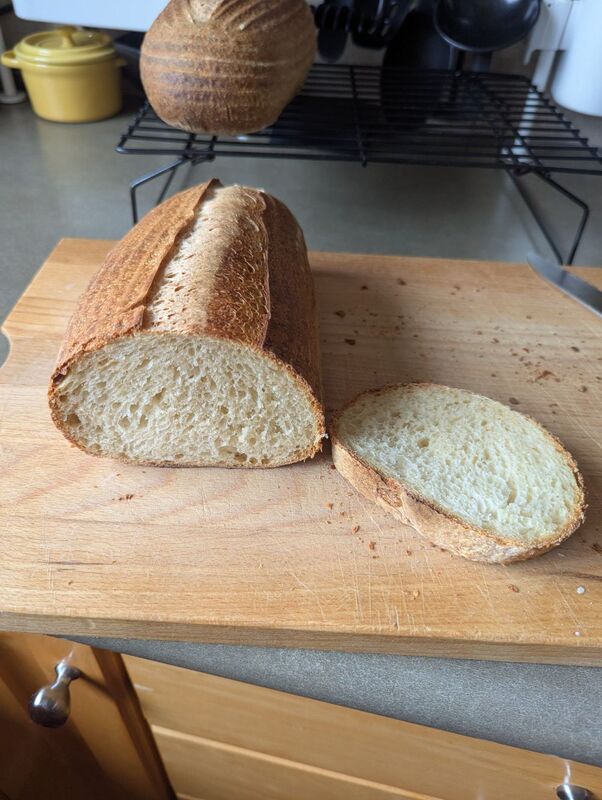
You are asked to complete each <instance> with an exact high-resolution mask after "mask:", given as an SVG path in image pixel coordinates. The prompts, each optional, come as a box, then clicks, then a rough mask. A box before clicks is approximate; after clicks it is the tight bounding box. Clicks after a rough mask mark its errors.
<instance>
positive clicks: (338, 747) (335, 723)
mask: <svg viewBox="0 0 602 800" xmlns="http://www.w3.org/2000/svg"><path fill="white" fill-rule="evenodd" d="M125 661H126V665H127V668H128V671H129V673H130V676H131V678H132V681H133V683H134V687H135V688H136V690H137V691H138V696H139V697H140V702H141V704H142V708H143V710H144V713H145V715H146V717H147V719H148V720H149V721H150V722H151V724H152V726H153V731H154V733H155V736H156V737H157V741H158V744H159V749H160V750H161V751H162V755H163V759H164V761H165V764H166V767H167V770H168V772H169V774H170V777H171V779H172V782H174V786H175V789H176V791H180V792H182V793H184V794H187V793H188V794H192V795H193V796H194V792H191V791H189V789H186V788H185V786H184V785H179V781H180V778H181V776H182V774H186V772H187V771H188V772H190V770H192V769H196V779H197V780H198V781H200V782H201V783H199V786H197V792H198V791H200V789H201V788H202V787H203V783H202V781H203V779H204V774H205V773H204V766H203V762H202V761H201V760H200V759H199V760H198V763H196V764H195V759H194V758H193V757H191V756H190V747H189V746H188V745H190V743H191V742H193V741H196V742H197V744H198V743H199V742H201V740H203V741H204V742H205V744H203V745H202V746H203V747H204V748H207V747H209V744H207V743H210V744H211V747H212V748H213V750H210V751H208V752H211V753H212V760H211V761H209V763H217V760H218V757H219V758H221V759H223V761H224V763H225V762H227V761H231V760H233V759H235V754H236V753H239V755H240V756H241V759H242V760H241V762H240V763H241V770H242V771H245V770H246V771H249V770H250V771H253V770H260V771H262V770H265V769H267V764H268V762H265V761H262V759H264V758H265V757H268V759H269V760H270V761H269V763H271V764H272V766H273V767H274V770H276V768H278V771H279V774H280V775H284V774H285V773H284V772H282V769H283V768H284V766H285V765H286V764H288V765H289V766H291V765H294V769H296V770H301V771H300V772H299V773H298V774H299V775H303V776H304V778H307V777H308V775H309V773H308V770H310V771H313V773H314V774H313V775H312V780H313V779H314V777H316V776H322V777H323V776H324V775H325V774H329V775H331V776H332V775H337V776H343V777H344V778H345V780H347V781H348V782H349V786H350V787H352V788H353V790H354V791H356V792H358V794H357V796H358V797H362V798H363V795H361V793H359V792H360V789H361V790H362V791H363V790H364V789H366V787H369V788H370V791H373V792H377V794H375V795H374V796H375V797H378V798H380V797H381V796H383V797H388V796H389V794H387V792H388V793H391V792H392V793H393V795H394V796H399V797H411V798H414V799H415V800H417V798H422V799H423V800H426V799H427V798H428V799H429V800H467V798H477V797H478V798H479V799H480V800H508V798H517V800H518V798H521V800H522V798H529V800H552V798H554V797H555V794H556V792H555V787H556V786H557V785H559V784H561V783H563V781H564V780H565V779H566V778H567V777H569V776H570V779H571V781H572V782H573V783H575V784H577V785H581V786H585V787H587V788H589V789H590V790H591V791H592V792H594V793H597V794H596V796H598V795H600V796H601V797H602V769H599V768H597V767H591V766H587V765H585V764H578V763H576V762H572V761H566V760H564V759H561V758H556V757H554V756H549V755H544V754H541V753H533V752H528V751H526V750H520V749H518V748H514V747H507V746H505V745H499V744H495V743H493V742H488V741H482V740H479V739H473V738H469V737H467V736H459V735H457V734H452V733H447V732H445V731H440V730H436V729H434V728H427V727H425V726H422V725H414V724H410V723H407V722H401V721H399V720H395V719H390V718H387V717H381V716H378V715H376V714H368V713H365V712H361V711H355V710H353V709H350V708H343V707H341V706H335V705H332V704H329V703H323V702H318V701H316V700H309V699H307V698H303V697H296V696H294V695H290V694H286V693H284V692H277V691H273V690H271V689H263V688H261V687H258V686H251V685H249V684H245V683H240V682H238V681H232V680H227V679H225V678H219V677H216V676H212V675H205V674H202V673H198V672H194V671H192V670H187V669H180V668H178V667H172V666H167V665H165V664H159V663H157V662H153V661H146V660H144V659H139V658H133V657H129V656H126V657H125ZM177 735H179V736H180V738H179V739H177V738H175V737H176V736H177ZM186 742H188V745H186ZM219 745H224V746H225V747H222V749H221V751H220V750H219ZM198 746H199V747H200V746H201V745H200V744H198ZM162 748H163V749H162ZM243 756H244V758H242V757H243ZM249 759H251V760H249ZM252 759H255V760H252ZM257 759H259V760H257ZM183 764H188V765H189V767H188V766H187V767H186V768H184V767H182V765H183ZM242 765H244V766H242ZM303 770H305V772H304V771H303ZM233 774H234V773H233V772H232V771H231V770H230V768H226V769H225V771H224V780H225V781H226V786H227V781H228V780H229V779H230V776H231V775H233ZM288 774H289V775H290V774H292V773H290V772H289V773H288ZM210 775H211V773H209V776H208V778H207V780H208V781H209V784H208V786H207V792H206V794H207V797H208V798H211V797H212V796H213V795H212V794H211V792H209V788H211V787H213V786H214V781H213V779H212V778H211V777H210ZM176 780H177V781H178V783H176V782H175V781H176ZM316 780H317V777H316ZM190 786H191V787H192V786H193V784H190ZM211 791H214V792H215V791H217V789H213V788H211ZM235 791H237V790H236V789H235V787H234V788H233V794H232V796H233V797H236V796H237V795H236V794H235ZM325 791H326V790H325ZM349 791H351V790H350V789H349ZM366 791H367V789H366ZM378 792H380V793H381V794H378ZM383 792H384V794H382V793H383ZM198 796H200V797H203V798H205V795H203V794H200V795H198ZM216 796H218V795H216ZM242 796H243V797H246V796H247V795H242ZM249 796H250V797H252V796H253V795H249ZM308 796H310V795H308ZM320 796H321V795H320V794H316V797H320ZM325 796H327V797H328V796H329V795H328V794H326V795H325ZM342 796H346V795H345V793H343V795H342ZM349 796H350V797H354V795H351V794H350V795H349ZM368 796H370V795H368ZM263 797H264V798H265V800H272V798H273V799H274V800H279V798H280V794H278V793H275V794H274V795H271V794H270V793H269V792H268V791H264V795H263Z"/></svg>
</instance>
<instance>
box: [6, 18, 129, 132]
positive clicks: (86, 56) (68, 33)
mask: <svg viewBox="0 0 602 800" xmlns="http://www.w3.org/2000/svg"><path fill="white" fill-rule="evenodd" d="M1 60H2V64H4V66H6V67H12V68H13V69H20V70H21V71H22V73H23V80H24V82H25V87H26V89H27V93H28V95H29V99H30V100H31V105H32V107H33V110H34V111H35V113H36V114H37V115H38V116H39V117H42V118H43V119H49V120H52V121H53V122H93V121H95V120H99V119H105V118H106V117H111V116H113V114H116V113H117V112H118V111H119V109H120V108H121V103H122V99H121V75H120V74H119V67H122V66H124V65H125V63H126V62H125V61H124V60H123V59H122V58H119V57H118V56H117V53H116V52H115V50H114V48H113V45H112V43H111V38H110V37H109V36H107V35H106V34H104V33H97V32H95V31H80V30H76V29H75V28H73V27H71V26H65V27H63V28H57V29H55V30H49V31H41V32H39V33H33V34H31V35H29V36H26V37H25V38H24V39H22V40H21V41H20V42H19V43H18V44H17V45H16V47H15V48H14V50H8V51H6V52H5V53H3V54H2V57H1Z"/></svg>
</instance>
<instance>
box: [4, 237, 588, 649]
mask: <svg viewBox="0 0 602 800" xmlns="http://www.w3.org/2000/svg"><path fill="white" fill-rule="evenodd" d="M110 245H111V243H110V242H104V241H88V240H75V239H71V240H69V239H67V240H64V241H62V242H61V243H60V244H59V246H58V247H57V248H56V250H55V251H54V252H53V253H52V255H51V256H50V258H49V259H48V261H47V262H46V264H45V265H44V266H43V267H42V269H41V271H40V272H39V273H38V275H37V277H36V278H35V279H34V281H33V283H32V284H31V286H30V287H29V288H28V289H27V291H26V292H25V294H24V296H23V297H22V299H21V300H20V301H19V303H18V305H17V306H16V308H15V309H14V311H13V312H12V314H11V315H10V317H9V319H8V320H7V322H6V325H5V331H6V333H7V335H8V336H9V337H10V340H11V343H12V349H11V354H10V357H9V360H8V362H7V364H6V365H5V366H4V367H3V368H2V370H0V627H1V628H4V629H8V630H26V631H36V632H44V633H59V634H61V633H62V634H71V635H76V634H97V635H111V636H122V637H141V638H156V639H176V640H177V639H179V640H188V641H202V642H223V643H245V644H254V645H273V646H297V647H317V648H329V649H337V650H350V651H351V650H353V651H372V652H388V653H414V654H427V655H439V656H452V657H468V658H491V659H504V660H518V661H540V662H558V663H574V664H602V604H601V600H602V538H601V537H600V535H599V534H600V513H601V506H602V503H601V496H602V449H601V442H602V347H601V346H600V345H601V342H602V322H601V321H600V320H599V319H598V318H596V317H595V316H594V315H593V314H592V313H590V312H588V311H586V310H584V309H582V308H581V307H580V306H579V305H577V304H576V303H574V302H572V301H571V300H570V299H568V298H566V297H565V296H564V295H562V294H560V293H558V292H557V291H556V290H554V289H552V288H550V287H548V286H547V285H545V284H544V283H543V282H542V281H541V280H540V279H539V278H538V277H536V276H535V275H534V274H532V273H531V271H530V270H529V269H528V267H526V266H524V265H520V264H501V263H486V262H468V261H467V262H465V261H443V260H431V259H415V258H394V257H384V256H383V257H377V256H361V255H344V254H334V253H313V254H312V257H311V262H312V266H313V269H314V272H315V278H316V286H317V291H318V297H319V304H320V332H321V342H322V352H323V373H324V388H325V399H326V405H327V408H328V409H333V408H336V407H337V406H339V405H340V404H341V403H343V402H344V401H346V400H348V399H350V398H351V397H352V396H353V395H354V394H355V393H356V392H358V391H360V390H363V389H366V388H368V387H370V386H377V385H379V384H383V383H387V382H392V381H408V380H425V381H437V382H441V383H448V384H451V385H453V386H459V387H463V388H466V389H472V390H476V391H478V392H482V393H484V394H487V395H489V396H490V397H493V398H495V399H497V400H501V401H503V402H505V403H510V404H512V405H513V407H515V408H517V409H519V410H521V411H524V412H526V413H528V414H532V415H533V416H535V417H536V418H537V419H539V420H540V421H541V422H542V423H543V424H544V425H546V426H547V427H548V428H549V429H550V430H551V431H552V432H553V433H555V434H557V435H558V436H559V437H560V438H561V439H562V440H563V441H564V442H565V444H566V445H567V446H568V448H569V449H570V450H571V451H572V452H573V453H574V455H575V456H576V458H577V460H578V462H579V465H580V467H581V469H582V471H583V473H584V475H585V480H586V485H587V488H588V491H589V504H590V507H589V512H588V520H587V523H586V524H585V525H584V526H583V528H581V529H580V530H579V531H578V532H577V533H576V534H575V535H574V536H573V537H572V538H571V539H570V540H569V541H568V542H566V543H565V544H564V545H563V546H561V547H560V548H558V549H556V550H554V551H552V552H550V553H549V554H547V555H545V556H542V557H541V558H537V559H535V560H533V561H529V562H525V563H523V564H516V565H513V566H508V567H504V566H488V565H482V564H474V563H471V562H468V561H465V560H463V559H461V558H456V557H453V556H451V555H449V554H448V553H445V552H443V551H441V550H438V549H437V548H435V547H433V546H431V545H430V544H429V543H428V542H427V541H425V540H424V539H422V538H421V537H419V536H418V535H417V534H416V533H415V532H414V531H413V530H412V529H410V528H408V527H403V526H401V525H400V524H399V523H398V522H396V520H395V519H394V518H393V517H390V516H388V515H387V514H385V512H384V511H381V510H380V509H379V508H377V507H376V506H374V505H372V504H370V503H368V502H367V501H365V500H364V499H363V498H362V497H360V496H359V495H358V494H357V493H356V492H355V491H354V490H353V489H352V487H351V486H349V485H348V484H347V483H346V482H345V481H344V480H343V478H341V477H340V476H339V475H338V473H337V472H336V471H335V470H334V469H333V468H332V465H331V461H330V457H329V454H328V453H327V452H326V453H324V454H323V455H322V456H320V457H319V458H316V459H315V460H314V461H312V462H309V463H306V464H297V465H294V466H291V467H282V468H279V469H276V470H251V471H244V470H221V469H205V470H203V469H189V470H186V469H185V470H182V469H180V470H173V469H154V468H147V467H129V466H125V465H123V464H119V463H116V462H113V461H110V460H103V459H98V458H93V457H91V456H88V455H85V454H84V453H82V452H80V451H79V450H77V449H76V448H74V447H72V446H70V445H69V444H68V443H67V442H66V441H65V440H64V439H63V438H62V436H61V435H60V434H59V433H57V431H56V430H55V429H54V427H53V425H52V424H51V421H50V418H49V415H48V410H47V407H46V382H47V379H48V375H49V373H50V370H51V367H52V364H53V361H54V358H55V355H56V352H57V349H58V347H59V343H60V339H61V336H62V334H63V330H64V328H65V325H66V322H67V319H68V317H69V315H70V313H71V311H72V310H73V308H74V304H75V301H76V298H77V296H78V295H79V293H80V292H81V291H82V289H83V288H84V286H85V285H86V283H87V282H88V280H89V279H90V277H91V275H92V274H93V272H94V271H95V270H96V268H97V267H98V265H99V264H100V262H101V260H102V258H103V256H104V255H105V253H106V252H107V250H108V248H109V247H110ZM577 271H578V272H581V273H582V274H584V275H586V276H587V277H588V278H589V279H590V280H591V281H593V282H595V283H596V284H597V285H598V286H602V274H601V273H600V272H599V271H597V270H594V269H582V270H577Z"/></svg>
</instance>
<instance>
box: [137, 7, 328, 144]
mask: <svg viewBox="0 0 602 800" xmlns="http://www.w3.org/2000/svg"><path fill="white" fill-rule="evenodd" d="M315 52H316V29H315V25H314V21H313V16H312V14H311V11H310V10H309V7H308V6H307V4H306V2H305V0H171V1H170V3H169V4H168V5H167V7H166V8H165V9H164V10H163V11H162V12H161V14H160V15H159V16H158V17H157V19H156V20H155V21H154V23H153V24H152V26H151V27H150V29H149V31H148V33H147V34H146V36H145V37H144V42H143V44H142V50H141V57H140V71H141V76H142V83H143V84H144V89H145V91H146V94H147V96H148V99H149V100H150V103H151V105H152V107H153V109H154V110H155V112H156V113H157V114H158V116H159V117H160V118H161V119H162V120H163V121H164V122H167V123H168V124H169V125H173V126H175V127H176V128H182V129H183V130H185V131H191V132H195V133H201V132H207V133H212V134H239V133H251V132H252V131H258V130H260V129H261V128H264V127H265V126H266V125H270V124H271V123H273V122H274V121H275V120H276V119H277V118H278V116H279V115H280V112H281V111H282V109H283V108H284V107H285V106H286V105H287V103H289V102H290V100H292V98H293V97H294V96H295V95H296V94H297V92H298V91H299V89H300V88H301V86H302V85H303V82H304V80H305V76H306V75H307V72H308V70H309V68H310V66H311V64H312V61H313V59H314V56H315Z"/></svg>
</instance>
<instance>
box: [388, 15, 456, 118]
mask: <svg viewBox="0 0 602 800" xmlns="http://www.w3.org/2000/svg"><path fill="white" fill-rule="evenodd" d="M455 55H456V51H455V50H454V48H452V47H451V46H450V45H449V44H448V43H447V42H446V41H445V40H444V39H442V38H441V36H440V35H439V34H438V33H437V31H436V30H435V26H434V25H433V19H432V14H431V13H430V12H428V11H426V10H424V11H423V10H413V11H410V13H409V14H408V15H407V17H406V18H405V20H404V21H403V24H402V25H401V28H400V29H399V31H398V32H397V34H396V35H395V38H394V39H393V41H392V42H391V44H390V45H389V46H388V48H387V51H386V53H385V57H384V59H383V69H382V72H381V78H380V90H381V104H382V108H383V112H384V114H385V116H386V118H387V121H388V122H390V123H391V124H395V125H399V126H401V127H403V128H406V129H410V130H411V129H413V128H418V127H420V126H421V125H423V124H424V122H425V120H426V119H427V117H428V116H429V115H431V114H433V113H434V112H435V111H436V110H437V108H438V106H439V94H438V89H440V88H441V87H442V85H443V82H444V80H445V76H444V75H441V76H440V77H438V76H437V75H436V74H433V75H432V77H431V82H430V87H429V94H428V97H426V98H424V97H423V98H421V99H420V100H418V101H417V99H416V96H415V90H413V87H412V74H411V72H408V73H407V74H406V73H405V72H404V71H403V70H399V69H397V68H398V67H404V68H407V69H408V70H427V69H428V70H449V69H452V68H453V66H454V63H455ZM425 100H426V102H425Z"/></svg>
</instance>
